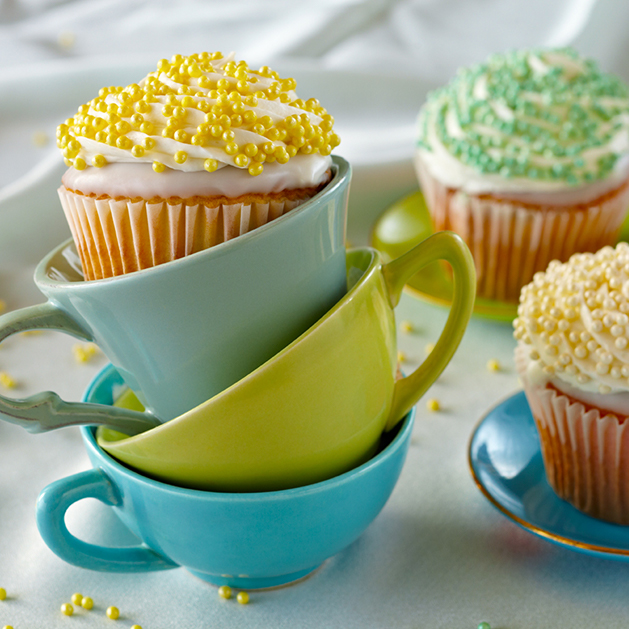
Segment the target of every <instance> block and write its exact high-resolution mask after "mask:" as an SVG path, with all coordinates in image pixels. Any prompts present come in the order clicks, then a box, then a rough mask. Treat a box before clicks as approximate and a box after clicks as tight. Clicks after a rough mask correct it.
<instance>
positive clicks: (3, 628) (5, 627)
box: [2, 625, 13, 629]
mask: <svg viewBox="0 0 629 629" xmlns="http://www.w3.org/2000/svg"><path fill="white" fill-rule="evenodd" d="M2 629H13V625H4V627H2Z"/></svg>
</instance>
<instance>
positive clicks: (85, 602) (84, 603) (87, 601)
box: [81, 596, 94, 611]
mask: <svg viewBox="0 0 629 629" xmlns="http://www.w3.org/2000/svg"><path fill="white" fill-rule="evenodd" d="M81 607H82V608H83V609H87V610H88V611H89V610H90V609H92V607H94V601H93V600H92V599H91V598H90V597H89V596H84V597H83V599H82V600H81Z"/></svg>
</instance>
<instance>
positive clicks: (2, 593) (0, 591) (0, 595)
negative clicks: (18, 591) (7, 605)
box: [0, 588, 7, 601]
mask: <svg viewBox="0 0 629 629" xmlns="http://www.w3.org/2000/svg"><path fill="white" fill-rule="evenodd" d="M6 597H7V591H6V590H5V589H4V588H0V601H4V600H5V599H6Z"/></svg>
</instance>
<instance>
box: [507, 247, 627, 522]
mask: <svg viewBox="0 0 629 629" xmlns="http://www.w3.org/2000/svg"><path fill="white" fill-rule="evenodd" d="M514 327H515V338H516V339H517V341H518V345H517V348H516V367H517V370H518V373H519V374H520V378H521V380H522V383H523V385H524V391H525V393H526V397H527V400H528V402H529V405H530V407H531V411H532V413H533V417H534V419H535V424H536V426H537V429H538V432H539V436H540V443H541V450H542V455H543V459H544V466H545V469H546V476H547V478H548V482H549V484H550V485H551V487H552V488H553V489H554V490H555V492H556V493H557V494H558V495H559V496H560V497H561V498H563V499H564V500H567V501H568V502H570V503H571V504H573V505H574V506H575V507H576V508H577V509H580V510H581V511H584V512H585V513H587V514H589V515H592V516H594V517H596V518H601V519H604V520H608V521H610V522H615V523H618V524H629V420H628V419H627V418H628V417H629V245H628V244H627V243H620V244H618V245H617V246H616V248H615V249H614V248H612V247H604V248H603V249H601V250H600V251H598V252H597V253H594V254H592V253H583V254H575V255H573V256H572V257H571V258H570V260H569V261H568V262H565V263H560V262H558V261H554V262H551V264H550V265H549V266H548V269H547V270H546V272H544V273H537V274H536V275H535V278H534V279H533V281H532V282H531V283H530V284H528V285H527V286H525V287H524V288H523V289H522V294H521V297H520V305H519V308H518V318H517V319H516V320H515V321H514Z"/></svg>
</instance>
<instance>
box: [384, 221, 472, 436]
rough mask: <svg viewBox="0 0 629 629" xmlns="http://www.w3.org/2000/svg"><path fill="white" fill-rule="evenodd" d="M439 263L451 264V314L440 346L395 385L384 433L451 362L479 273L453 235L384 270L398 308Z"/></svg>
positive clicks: (435, 238) (433, 240)
mask: <svg viewBox="0 0 629 629" xmlns="http://www.w3.org/2000/svg"><path fill="white" fill-rule="evenodd" d="M437 260H445V261H447V262H449V263H450V265H451V266H452V271H453V274H454V290H453V294H454V296H453V299H452V306H451V307H450V314H449V315H448V320H447V321H446V324H445V326H444V328H443V331H442V332H441V336H440V337H439V340H438V341H437V344H436V345H435V347H434V349H433V350H432V352H430V354H429V355H428V357H427V358H426V360H425V361H424V362H423V363H422V364H421V365H420V366H419V367H418V368H417V369H416V370H415V371H414V372H413V373H411V374H410V375H409V376H407V377H405V378H402V379H401V380H398V381H397V382H396V384H395V389H394V392H393V403H392V405H391V412H390V414H389V419H388V420H387V425H386V428H385V430H390V429H391V428H393V426H395V424H397V422H398V421H399V420H400V419H401V418H402V417H404V415H406V413H408V411H409V410H410V409H411V408H412V407H413V406H414V405H415V404H416V403H417V401H418V400H419V399H420V398H421V397H422V395H424V393H426V391H427V390H428V389H429V388H430V386H431V385H432V383H433V382H434V381H435V380H436V379H437V378H438V377H439V375H440V374H441V372H442V371H443V370H444V369H445V367H446V365H447V364H448V363H449V362H450V359H451V358H452V356H453V354H454V352H455V351H456V349H457V347H458V346H459V343H460V342H461V339H462V338H463V333H464V332H465V328H466V327H467V323H468V321H469V319H470V316H471V314H472V308H473V306H474V298H475V296H476V272H475V269H474V261H473V259H472V254H471V253H470V250H469V249H468V248H467V246H466V244H465V243H464V242H463V240H462V239H461V237H460V236H457V235H456V234H455V233H453V232H439V233H437V234H434V235H432V236H430V238H427V239H426V240H424V241H423V242H420V243H419V244H418V245H416V246H415V247H413V249H411V250H410V251H408V252H407V253H405V254H404V255H402V256H400V257H399V258H397V259H395V260H392V261H391V262H389V263H388V264H385V265H384V268H383V275H384V278H385V281H386V284H387V287H388V289H389V298H390V300H391V305H392V306H393V307H395V306H397V304H398V302H399V300H400V295H401V294H402V289H403V288H404V284H406V282H407V281H408V280H409V279H410V278H411V277H412V276H413V275H415V273H417V272H418V271H420V270H421V269H423V268H424V267H425V266H427V265H428V264H431V263H433V262H436V261H437Z"/></svg>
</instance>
